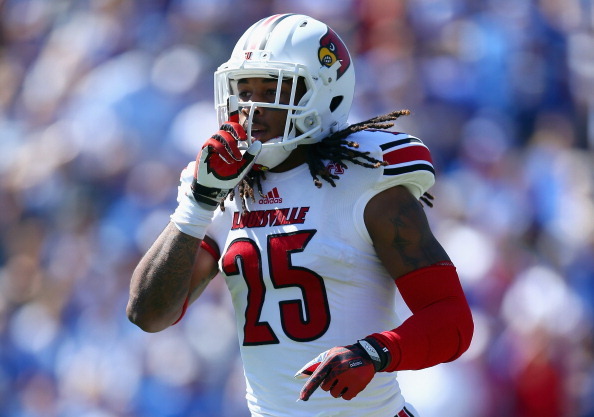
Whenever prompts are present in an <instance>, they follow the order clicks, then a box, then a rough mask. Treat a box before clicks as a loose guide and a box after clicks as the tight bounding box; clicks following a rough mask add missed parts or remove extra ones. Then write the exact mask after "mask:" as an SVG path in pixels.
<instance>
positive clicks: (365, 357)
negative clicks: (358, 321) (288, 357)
mask: <svg viewBox="0 0 594 417" xmlns="http://www.w3.org/2000/svg"><path fill="white" fill-rule="evenodd" d="M389 361H390V358H389V353H388V351H387V349H385V348H384V347H383V346H381V345H380V344H379V343H378V342H377V341H376V340H371V338H368V339H363V340H360V341H359V342H358V343H356V344H354V345H348V346H341V347H334V348H332V349H330V350H327V351H325V352H323V353H322V354H320V355H319V356H318V357H317V358H315V359H314V360H312V361H311V362H309V363H308V364H307V365H305V366H304V367H303V368H301V369H300V370H299V372H297V374H296V375H295V378H307V377H308V376H310V378H309V379H308V380H307V382H306V383H305V385H304V386H303V388H302V389H301V393H300V395H299V399H301V400H303V401H307V400H308V399H309V397H310V396H311V394H313V392H314V391H315V390H316V389H317V388H318V387H321V388H322V389H323V390H324V391H330V394H331V395H332V396H333V397H334V398H339V397H342V398H343V399H345V400H352V399H353V398H355V397H356V396H357V394H359V393H360V392H361V391H363V390H364V389H365V387H366V386H367V384H369V382H370V381H371V380H372V378H373V376H374V375H375V373H376V372H378V371H380V370H381V369H382V367H385V365H387V364H388V363H389Z"/></svg>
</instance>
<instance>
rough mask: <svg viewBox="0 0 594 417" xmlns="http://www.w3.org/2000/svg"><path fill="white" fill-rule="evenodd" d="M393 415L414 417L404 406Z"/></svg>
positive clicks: (396, 416)
mask: <svg viewBox="0 0 594 417" xmlns="http://www.w3.org/2000/svg"><path fill="white" fill-rule="evenodd" d="M394 417H415V416H414V415H413V413H411V412H410V411H409V410H408V408H406V407H404V408H403V409H402V410H400V412H399V413H398V414H396V415H395V416H394Z"/></svg>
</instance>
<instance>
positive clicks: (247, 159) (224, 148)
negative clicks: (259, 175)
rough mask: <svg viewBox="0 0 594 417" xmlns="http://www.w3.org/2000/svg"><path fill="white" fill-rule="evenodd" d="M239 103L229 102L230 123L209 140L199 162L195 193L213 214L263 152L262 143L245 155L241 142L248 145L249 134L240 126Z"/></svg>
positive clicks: (224, 125) (251, 148)
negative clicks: (241, 148)
mask: <svg viewBox="0 0 594 417" xmlns="http://www.w3.org/2000/svg"><path fill="white" fill-rule="evenodd" d="M238 122H239V117H238V111H237V101H236V100H230V120H229V121H228V122H225V123H224V124H223V125H222V126H221V128H220V129H219V131H218V132H216V133H215V134H214V135H212V136H211V137H210V139H208V140H207V141H206V142H205V143H204V145H203V146H202V149H201V150H200V152H199V153H198V156H197V158H196V169H195V171H194V179H193V181H192V193H193V195H194V198H195V199H196V201H197V202H198V203H199V204H200V205H201V206H202V207H204V208H207V209H211V210H214V209H215V208H216V207H217V206H218V205H219V203H220V202H221V201H222V200H223V199H224V198H225V197H226V196H227V194H229V192H230V191H231V190H232V189H233V188H235V186H236V185H237V184H239V182H240V181H241V180H242V179H243V177H244V176H245V174H247V173H248V171H249V170H250V169H251V168H252V166H253V165H254V162H255V160H256V157H257V156H258V154H259V153H260V151H261V150H262V143H260V142H254V143H252V144H251V145H250V146H249V148H248V149H247V150H246V151H245V152H244V153H243V154H242V153H241V152H240V150H239V146H238V145H239V144H238V142H239V141H247V140H248V138H247V134H246V133H245V130H244V129H243V127H242V126H241V125H240V124H239V123H238Z"/></svg>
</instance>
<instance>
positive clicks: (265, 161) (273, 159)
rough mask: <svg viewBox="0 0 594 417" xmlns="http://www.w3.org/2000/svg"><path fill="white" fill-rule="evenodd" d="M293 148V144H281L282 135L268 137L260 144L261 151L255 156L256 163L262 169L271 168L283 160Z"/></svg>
mask: <svg viewBox="0 0 594 417" xmlns="http://www.w3.org/2000/svg"><path fill="white" fill-rule="evenodd" d="M293 149H295V147H294V146H285V145H284V144H283V138H282V136H279V137H276V138H274V139H270V140H269V141H267V142H264V143H263V144H262V151H261V152H260V154H259V155H258V157H257V158H256V165H259V167H258V169H260V170H262V171H267V170H269V169H273V168H275V167H277V166H278V165H280V164H281V163H282V162H284V161H285V160H286V159H287V158H288V157H289V155H290V154H291V152H292V151H293Z"/></svg>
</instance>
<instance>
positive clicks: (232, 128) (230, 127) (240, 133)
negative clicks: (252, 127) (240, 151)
mask: <svg viewBox="0 0 594 417" xmlns="http://www.w3.org/2000/svg"><path fill="white" fill-rule="evenodd" d="M221 130H224V131H226V132H229V133H231V135H233V137H234V138H235V140H247V133H246V132H245V129H244V128H243V126H242V125H240V124H239V123H236V122H225V123H223V125H222V126H221Z"/></svg>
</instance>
